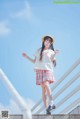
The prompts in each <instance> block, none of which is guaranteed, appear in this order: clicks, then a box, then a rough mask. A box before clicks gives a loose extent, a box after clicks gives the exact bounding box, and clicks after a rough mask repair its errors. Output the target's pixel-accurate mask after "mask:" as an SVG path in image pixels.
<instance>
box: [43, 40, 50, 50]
mask: <svg viewBox="0 0 80 119" xmlns="http://www.w3.org/2000/svg"><path fill="white" fill-rule="evenodd" d="M50 45H51V42H50V40H48V39H46V40H45V41H44V46H45V49H49V47H50Z"/></svg>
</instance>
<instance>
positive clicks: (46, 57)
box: [34, 49, 55, 72]
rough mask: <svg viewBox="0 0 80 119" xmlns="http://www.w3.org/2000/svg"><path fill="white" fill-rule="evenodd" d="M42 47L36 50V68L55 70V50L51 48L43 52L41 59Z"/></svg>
mask: <svg viewBox="0 0 80 119" xmlns="http://www.w3.org/2000/svg"><path fill="white" fill-rule="evenodd" d="M40 52H41V49H38V50H36V52H35V54H34V56H35V57H36V62H35V67H34V69H40V70H50V71H52V72H53V62H52V61H53V60H55V52H54V51H53V50H51V49H47V50H44V51H43V52H42V60H39V59H40Z"/></svg>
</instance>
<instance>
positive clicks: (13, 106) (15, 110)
mask: <svg viewBox="0 0 80 119" xmlns="http://www.w3.org/2000/svg"><path fill="white" fill-rule="evenodd" d="M26 102H27V104H28V107H29V108H30V109H31V108H32V106H33V105H34V104H35V102H34V101H33V100H31V99H27V100H26ZM3 110H4V111H5V110H8V111H9V114H22V112H21V109H20V107H19V106H18V104H17V102H15V100H13V99H11V100H10V103H9V105H6V106H5V105H3V104H1V103H0V113H1V111H3Z"/></svg>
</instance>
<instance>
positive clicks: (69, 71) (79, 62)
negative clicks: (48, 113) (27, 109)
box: [31, 58, 80, 114]
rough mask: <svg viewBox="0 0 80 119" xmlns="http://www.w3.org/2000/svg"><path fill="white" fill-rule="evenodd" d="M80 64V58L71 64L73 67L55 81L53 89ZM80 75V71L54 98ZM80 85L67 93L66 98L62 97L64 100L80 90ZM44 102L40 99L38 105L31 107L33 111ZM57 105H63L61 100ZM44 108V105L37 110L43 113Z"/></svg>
mask: <svg viewBox="0 0 80 119" xmlns="http://www.w3.org/2000/svg"><path fill="white" fill-rule="evenodd" d="M79 64H80V58H79V59H78V60H77V61H76V62H75V63H74V64H73V65H72V66H71V68H70V69H69V70H68V71H67V72H66V73H65V74H64V75H63V76H62V77H61V78H60V79H59V80H58V81H57V82H56V83H55V85H54V86H53V87H52V91H53V90H54V89H55V88H56V87H57V86H58V85H59V84H60V83H61V82H62V81H63V80H64V79H65V78H66V77H67V76H68V75H69V74H70V73H71V72H72V71H73V70H74V69H75V68H76V67H77V66H78V65H79ZM79 77H80V72H78V73H77V74H76V75H75V76H74V77H73V78H72V79H71V80H70V81H69V82H68V83H67V84H66V85H65V86H63V88H62V89H61V90H59V91H58V92H57V93H56V94H55V95H54V96H53V99H54V100H55V99H56V98H57V97H58V96H59V95H60V94H61V93H62V92H63V91H64V90H66V88H67V87H69V86H70V85H71V84H72V83H73V82H74V81H76V79H78V78H79ZM79 87H80V86H78V88H76V89H74V90H73V91H72V92H71V93H70V94H69V95H67V96H66V97H65V98H64V99H62V101H64V102H65V101H66V100H67V99H68V98H69V97H71V96H72V95H73V94H75V93H76V92H78V91H79V90H80V88H79ZM64 102H63V103H64ZM41 103H42V99H40V100H39V101H38V102H37V103H36V105H34V106H33V108H32V109H31V111H32V112H33V111H34V110H35V109H36V108H37V107H38V106H39V105H40V104H41ZM56 106H58V107H59V106H61V101H60V102H59V103H58V104H56ZM43 110H44V106H42V107H41V108H40V109H39V110H38V111H37V112H36V114H38V113H41V112H42V111H43Z"/></svg>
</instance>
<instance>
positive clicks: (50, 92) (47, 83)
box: [44, 81, 53, 105]
mask: <svg viewBox="0 0 80 119" xmlns="http://www.w3.org/2000/svg"><path fill="white" fill-rule="evenodd" d="M44 85H45V87H46V90H47V94H48V97H49V103H50V105H53V99H52V91H51V88H50V85H49V82H48V81H45V82H44Z"/></svg>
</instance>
